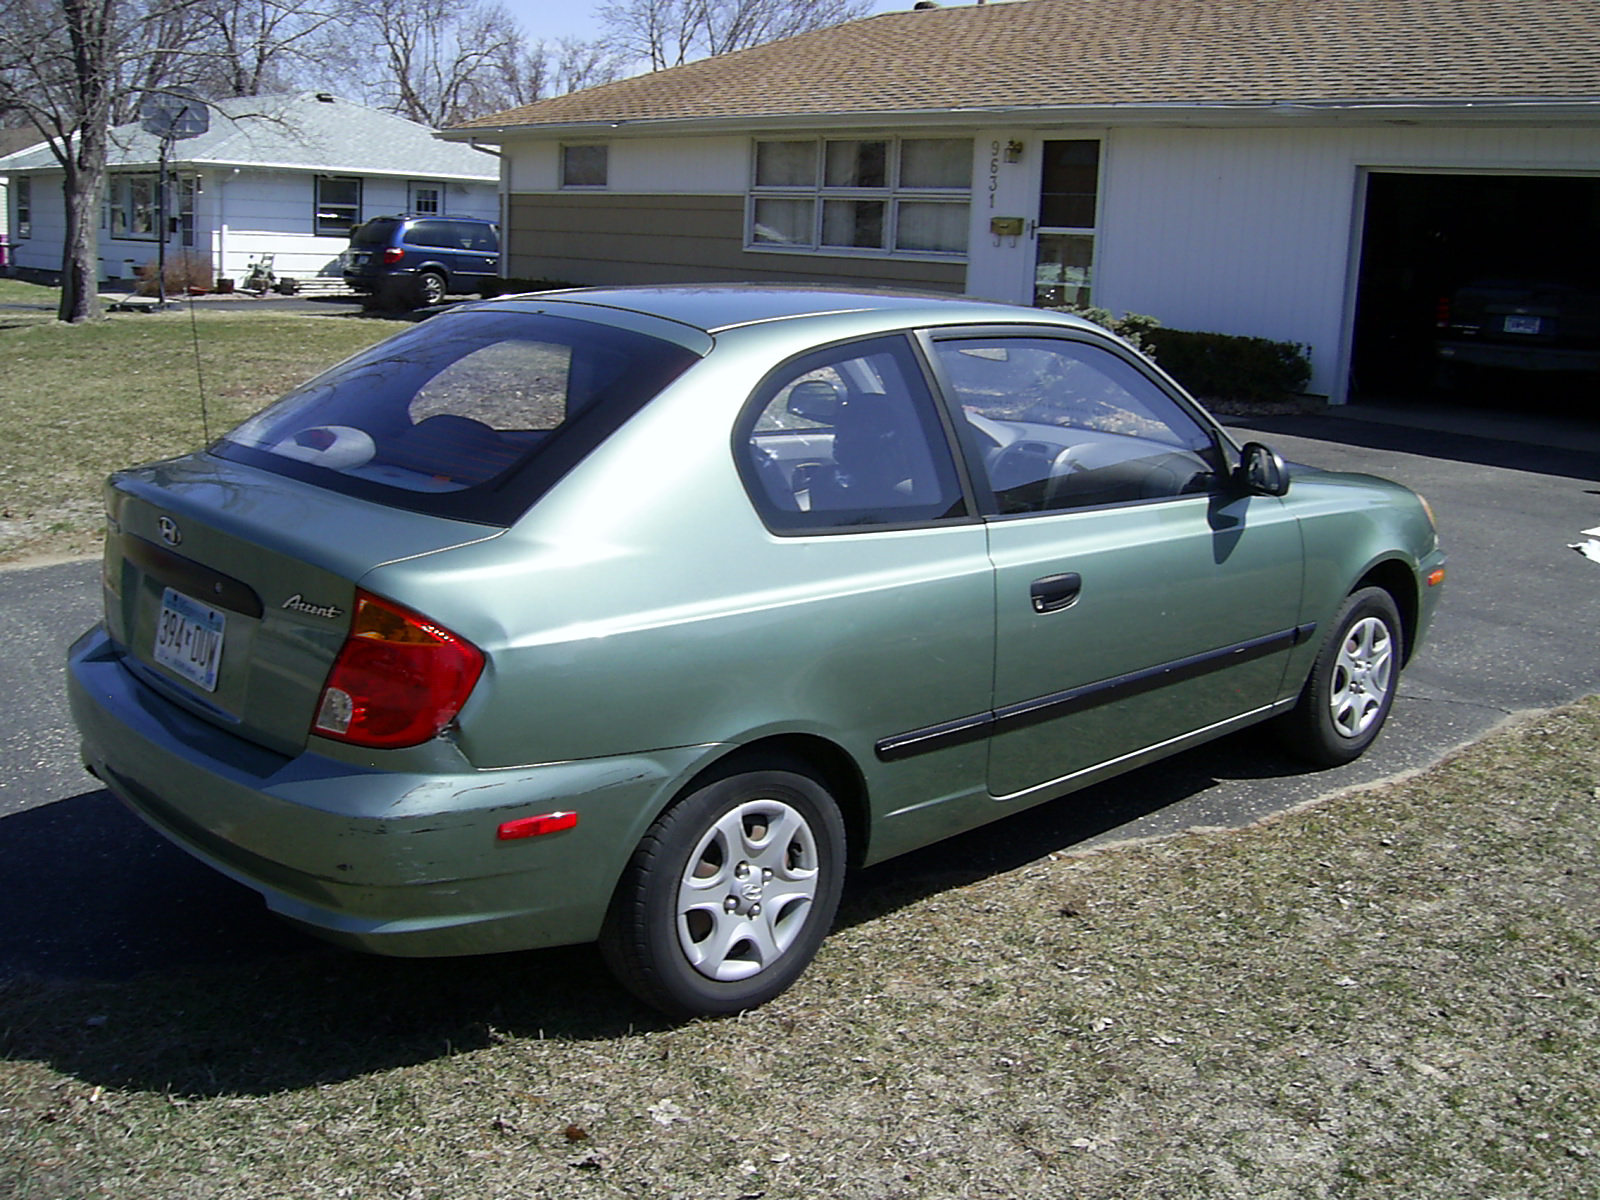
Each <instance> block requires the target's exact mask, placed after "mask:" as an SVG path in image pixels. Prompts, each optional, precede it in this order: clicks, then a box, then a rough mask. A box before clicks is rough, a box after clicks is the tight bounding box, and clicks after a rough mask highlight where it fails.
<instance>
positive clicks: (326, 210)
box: [311, 175, 366, 237]
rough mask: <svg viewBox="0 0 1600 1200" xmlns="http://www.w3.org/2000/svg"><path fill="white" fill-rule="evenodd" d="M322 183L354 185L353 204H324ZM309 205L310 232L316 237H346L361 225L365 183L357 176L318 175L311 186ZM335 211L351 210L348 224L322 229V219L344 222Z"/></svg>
mask: <svg viewBox="0 0 1600 1200" xmlns="http://www.w3.org/2000/svg"><path fill="white" fill-rule="evenodd" d="M324 183H353V184H355V185H356V202H355V204H353V205H351V204H325V203H324V202H323V199H322V185H323V184H324ZM311 190H312V204H311V232H312V233H313V234H315V235H316V236H317V237H348V236H349V234H350V231H351V230H352V229H354V228H355V227H356V226H357V225H359V224H361V205H362V200H363V196H364V194H365V192H366V187H365V181H364V180H363V179H362V178H361V176H359V175H318V176H317V177H316V182H315V183H314V184H313V185H312V189H311ZM335 209H341V210H342V209H352V210H353V211H352V212H351V213H350V224H348V225H344V226H341V227H338V228H332V227H330V228H327V229H324V228H323V221H324V219H326V220H328V221H342V220H344V218H343V216H341V215H340V214H339V213H338V212H335V211H333V210H335Z"/></svg>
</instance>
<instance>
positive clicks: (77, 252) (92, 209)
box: [56, 166, 105, 322]
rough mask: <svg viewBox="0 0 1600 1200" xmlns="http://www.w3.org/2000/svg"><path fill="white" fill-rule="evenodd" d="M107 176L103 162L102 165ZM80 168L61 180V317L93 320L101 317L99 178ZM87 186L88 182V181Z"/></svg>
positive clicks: (64, 318) (73, 319)
mask: <svg viewBox="0 0 1600 1200" xmlns="http://www.w3.org/2000/svg"><path fill="white" fill-rule="evenodd" d="M100 173H101V176H102V177H103V176H104V173H105V169H104V166H102V167H101V172H100ZM84 175H85V173H84V172H83V171H80V170H76V169H73V170H69V171H68V172H67V175H66V178H65V179H64V180H63V181H62V183H61V194H62V199H63V201H64V202H65V210H66V216H67V228H66V236H65V237H64V238H63V239H62V243H61V307H60V308H59V309H58V310H57V311H56V317H57V319H58V320H62V321H72V322H78V321H92V320H95V319H97V318H98V317H100V316H101V315H102V314H101V309H100V286H99V285H100V269H99V268H100V246H99V241H100V237H99V228H100V222H99V219H98V218H99V211H98V210H99V208H100V188H99V181H98V180H97V181H96V182H95V183H93V184H89V183H88V180H86V179H85V178H84ZM86 184H87V185H88V186H85V185H86Z"/></svg>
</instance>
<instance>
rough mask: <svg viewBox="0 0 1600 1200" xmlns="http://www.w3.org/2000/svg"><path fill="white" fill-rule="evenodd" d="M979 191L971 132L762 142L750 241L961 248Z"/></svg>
mask: <svg viewBox="0 0 1600 1200" xmlns="http://www.w3.org/2000/svg"><path fill="white" fill-rule="evenodd" d="M971 199H972V142H971V140H970V139H967V138H892V137H880V138H824V139H815V138H806V139H785V140H782V141H759V142H757V143H756V144H755V153H754V165H753V170H752V181H751V188H750V207H749V228H748V233H747V241H746V245H747V246H748V247H749V248H751V249H774V250H778V249H781V250H811V251H819V252H823V253H834V254H849V253H856V254H862V253H865V254H872V255H876V256H894V255H900V254H915V255H918V256H922V255H961V254H965V253H966V250H967V220H968V213H969V210H970V207H971Z"/></svg>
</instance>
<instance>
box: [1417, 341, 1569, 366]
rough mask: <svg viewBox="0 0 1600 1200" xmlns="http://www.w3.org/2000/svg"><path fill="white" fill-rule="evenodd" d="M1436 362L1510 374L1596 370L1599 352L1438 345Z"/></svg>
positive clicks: (1487, 344)
mask: <svg viewBox="0 0 1600 1200" xmlns="http://www.w3.org/2000/svg"><path fill="white" fill-rule="evenodd" d="M1438 351H1439V361H1440V362H1446V363H1458V364H1460V365H1462V366H1466V367H1500V368H1503V369H1505V370H1510V371H1600V349H1596V350H1589V349H1583V348H1581V347H1580V348H1574V347H1569V346H1518V345H1509V346H1508V345H1505V344H1503V343H1500V342H1440V343H1439V346H1438Z"/></svg>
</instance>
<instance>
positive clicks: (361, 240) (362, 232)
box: [350, 217, 400, 250]
mask: <svg viewBox="0 0 1600 1200" xmlns="http://www.w3.org/2000/svg"><path fill="white" fill-rule="evenodd" d="M398 224H400V222H399V221H396V220H395V219H394V218H393V217H374V218H373V219H372V220H370V221H368V222H367V223H366V224H365V225H357V226H356V227H355V228H354V229H352V230H351V231H350V244H351V245H352V246H359V247H360V248H361V249H363V250H373V249H376V248H377V247H379V246H387V245H388V244H389V243H390V242H392V241H394V228H395V226H396V225H398Z"/></svg>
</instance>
